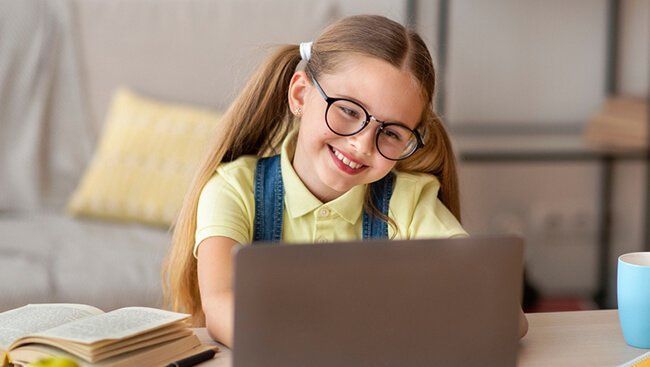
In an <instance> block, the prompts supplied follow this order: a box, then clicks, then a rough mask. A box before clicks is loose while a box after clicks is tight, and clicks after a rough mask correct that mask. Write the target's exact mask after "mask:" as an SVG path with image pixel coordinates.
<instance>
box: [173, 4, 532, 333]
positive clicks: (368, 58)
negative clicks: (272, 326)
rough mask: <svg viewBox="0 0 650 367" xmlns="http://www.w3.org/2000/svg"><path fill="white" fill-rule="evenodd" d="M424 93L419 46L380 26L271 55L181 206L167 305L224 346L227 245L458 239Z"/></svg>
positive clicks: (437, 126) (379, 21)
mask: <svg viewBox="0 0 650 367" xmlns="http://www.w3.org/2000/svg"><path fill="white" fill-rule="evenodd" d="M301 62H302V63H301ZM299 63H301V64H300V65H299ZM434 84H435V73H434V68H433V63H432V61H431V55H430V54H429V51H428V49H427V47H426V45H425V44H424V42H423V41H422V39H421V38H420V37H419V36H418V35H417V34H416V33H414V32H412V31H410V30H407V29H405V28H404V27H403V26H402V25H400V24H398V23H396V22H394V21H391V20H389V19H387V18H384V17H381V16H352V17H348V18H345V19H342V20H340V21H338V22H337V23H335V24H333V25H331V26H329V27H328V28H326V29H325V30H324V31H323V33H322V34H321V35H320V36H319V37H318V38H317V39H316V40H315V41H314V42H313V43H303V44H301V45H300V46H298V45H287V46H283V47H280V48H279V49H278V50H277V51H276V52H275V53H274V54H273V55H272V56H271V57H269V58H268V59H267V60H266V62H265V63H264V64H263V65H262V66H261V67H260V68H259V69H258V70H257V71H256V72H255V74H254V75H253V77H252V78H251V80H250V81H249V82H248V84H247V85H246V86H245V88H244V90H243V91H242V93H241V94H240V95H239V96H238V97H237V99H236V100H235V101H234V102H233V104H232V105H231V106H230V108H229V109H228V111H227V112H226V114H225V116H224V117H223V121H222V124H223V125H222V126H221V131H220V134H219V137H218V139H216V140H215V141H214V143H213V146H212V147H211V149H210V154H209V156H208V157H207V159H206V160H205V161H204V162H203V164H202V165H201V167H200V169H199V172H198V174H197V175H196V177H195V179H194V181H193V184H192V186H191V189H190V191H189V193H188V195H187V196H186V198H185V202H184V204H183V207H182V209H181V212H180V214H179V218H178V221H177V223H176V226H175V229H174V235H173V246H172V249H171V252H170V254H169V257H168V259H167V264H166V269H165V282H164V283H165V285H166V289H165V293H166V297H167V299H168V300H169V301H170V303H171V306H172V308H173V309H175V310H178V311H182V312H188V313H191V314H192V316H193V320H194V322H195V324H197V325H203V324H205V326H206V327H207V329H208V332H209V333H210V335H211V336H212V338H214V339H215V340H218V341H220V342H222V343H224V344H226V345H231V342H232V331H233V293H232V288H231V281H232V260H231V249H232V247H233V245H235V244H236V243H242V244H249V243H253V242H256V241H261V240H263V241H279V240H282V241H284V242H303V243H304V242H331V241H347V240H355V239H360V238H363V239H366V238H378V237H380V238H381V237H383V238H394V239H412V238H425V237H429V238H431V237H455V236H466V235H467V233H466V232H465V231H464V230H463V228H462V227H461V225H460V207H459V198H458V181H457V176H456V168H455V164H454V156H453V152H452V149H451V145H450V142H449V138H448V137H447V134H446V132H445V130H444V128H443V126H442V123H441V121H440V119H439V118H438V117H437V116H436V114H435V113H434V111H433V109H432V103H431V101H432V97H433V93H434ZM278 153H279V155H278ZM260 157H265V158H260ZM520 318H521V328H520V330H521V335H523V334H525V331H526V329H527V323H526V321H525V320H526V319H525V317H524V316H523V313H521V316H520Z"/></svg>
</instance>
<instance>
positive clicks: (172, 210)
mask: <svg viewBox="0 0 650 367" xmlns="http://www.w3.org/2000/svg"><path fill="white" fill-rule="evenodd" d="M219 118H220V115H219V114H217V113H216V112H213V111H210V110H207V109H203V108H196V107H190V106H186V105H180V104H167V103H162V102H158V101H154V100H152V99H148V98H144V97H141V96H139V95H137V94H135V93H133V92H131V91H129V90H128V89H125V88H120V89H118V90H117V91H116V92H115V94H114V96H113V101H112V104H111V107H110V110H109V113H108V116H107V119H106V122H105V124H104V131H103V133H102V136H101V139H100V142H99V145H98V148H97V150H96V151H95V155H94V157H93V159H92V161H91V163H90V167H88V168H87V169H86V172H85V173H84V177H83V178H82V180H81V182H80V184H79V186H78V187H77V189H76V190H75V192H74V194H73V195H72V197H71V199H70V201H69V202H68V208H67V210H68V213H70V214H71V215H73V216H91V217H96V218H104V219H116V220H121V221H137V222H142V223H147V224H153V225H160V226H169V225H170V224H171V223H172V221H174V220H175V217H176V215H177V213H178V211H179V210H180V207H181V204H182V200H183V196H184V195H185V192H186V190H187V189H188V186H189V183H190V180H191V179H192V176H193V174H194V171H195V169H196V167H197V165H198V163H199V161H200V160H201V159H202V155H203V153H204V152H205V148H206V146H207V144H208V141H209V140H210V139H211V137H212V136H213V132H214V128H215V127H216V126H217V124H218V121H219Z"/></svg>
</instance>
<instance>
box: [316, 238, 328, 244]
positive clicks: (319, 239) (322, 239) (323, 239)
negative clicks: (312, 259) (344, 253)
mask: <svg viewBox="0 0 650 367" xmlns="http://www.w3.org/2000/svg"><path fill="white" fill-rule="evenodd" d="M316 242H318V243H326V242H329V241H327V238H325V237H318V239H317V240H316Z"/></svg>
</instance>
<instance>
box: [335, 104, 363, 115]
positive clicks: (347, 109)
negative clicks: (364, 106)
mask: <svg viewBox="0 0 650 367" xmlns="http://www.w3.org/2000/svg"><path fill="white" fill-rule="evenodd" d="M338 108H339V110H341V111H342V112H343V113H344V114H346V115H348V116H350V117H353V118H358V117H359V112H358V111H355V110H353V109H351V108H347V107H345V106H338Z"/></svg>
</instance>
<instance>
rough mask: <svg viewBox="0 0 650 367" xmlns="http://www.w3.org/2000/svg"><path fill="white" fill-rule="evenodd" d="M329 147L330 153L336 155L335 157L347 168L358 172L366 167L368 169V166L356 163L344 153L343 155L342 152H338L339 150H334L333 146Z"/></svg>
mask: <svg viewBox="0 0 650 367" xmlns="http://www.w3.org/2000/svg"><path fill="white" fill-rule="evenodd" d="M327 146H328V147H329V149H330V151H331V152H332V154H334V156H335V157H336V158H337V159H338V160H339V161H340V162H341V163H343V164H344V165H345V166H347V167H348V168H350V169H352V170H355V171H357V170H360V169H362V168H364V167H368V166H366V165H364V164H362V163H359V162H356V161H353V160H350V159H348V158H347V157H346V156H345V155H343V153H341V152H340V151H338V150H337V149H336V148H334V147H333V146H331V145H329V144H328V145H327Z"/></svg>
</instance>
